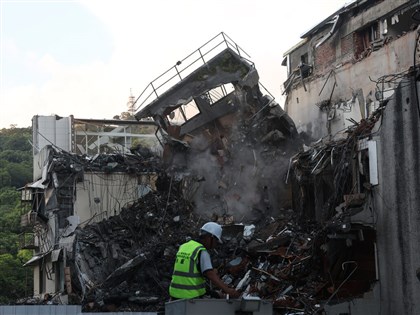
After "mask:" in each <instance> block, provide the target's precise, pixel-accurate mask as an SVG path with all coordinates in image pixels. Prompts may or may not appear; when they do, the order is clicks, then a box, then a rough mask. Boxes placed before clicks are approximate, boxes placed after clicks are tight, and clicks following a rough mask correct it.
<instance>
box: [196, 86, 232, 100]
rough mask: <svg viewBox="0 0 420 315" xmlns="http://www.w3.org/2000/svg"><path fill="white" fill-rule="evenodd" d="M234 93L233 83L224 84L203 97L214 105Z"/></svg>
mask: <svg viewBox="0 0 420 315" xmlns="http://www.w3.org/2000/svg"><path fill="white" fill-rule="evenodd" d="M233 91H235V88H234V86H233V84H232V83H228V84H222V85H220V86H218V87H216V88H214V89H212V90H210V91H208V92H207V93H205V94H204V95H202V97H206V98H207V100H208V102H209V104H210V105H214V104H215V103H217V102H218V101H219V100H221V99H222V98H224V97H225V96H227V95H228V94H230V93H232V92H233Z"/></svg>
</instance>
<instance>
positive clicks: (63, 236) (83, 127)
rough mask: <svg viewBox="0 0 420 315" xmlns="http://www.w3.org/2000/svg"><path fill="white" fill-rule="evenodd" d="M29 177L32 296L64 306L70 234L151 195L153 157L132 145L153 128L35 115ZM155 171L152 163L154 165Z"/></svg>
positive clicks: (25, 240) (26, 239)
mask: <svg viewBox="0 0 420 315" xmlns="http://www.w3.org/2000/svg"><path fill="white" fill-rule="evenodd" d="M32 123H33V156H34V163H33V165H34V167H33V179H34V182H32V183H30V184H28V185H26V186H25V187H23V188H22V189H21V191H22V201H23V203H24V204H26V206H25V207H26V209H27V210H28V212H27V213H26V214H25V215H23V216H22V220H21V225H22V226H23V227H26V228H27V232H26V233H23V234H22V235H21V247H22V248H26V249H32V250H33V251H34V255H33V257H32V258H31V259H30V260H29V261H28V262H26V263H25V266H30V267H33V269H34V296H35V297H43V296H44V294H46V293H49V294H50V295H51V294H54V295H58V298H59V299H60V302H63V303H66V302H67V297H68V293H71V292H72V281H71V276H72V275H71V274H70V267H69V263H68V259H69V258H72V259H73V260H74V255H75V253H74V238H75V234H74V231H75V229H76V228H77V227H83V226H86V225H89V224H92V223H94V222H98V221H101V220H103V219H107V218H109V217H111V216H113V215H116V214H118V213H120V211H121V209H122V208H123V207H126V206H127V205H129V204H130V203H133V202H134V201H136V200H137V199H138V198H139V197H140V196H142V195H144V194H146V193H147V192H148V191H150V190H152V189H155V187H154V182H155V180H156V177H157V175H156V173H157V169H153V167H151V166H150V165H149V164H148V163H150V161H151V160H152V159H154V155H153V154H151V151H149V150H145V149H144V148H143V149H142V148H141V146H138V144H139V143H141V141H143V140H144V139H147V138H148V137H154V135H153V133H152V134H150V130H149V131H148V132H147V134H145V133H144V130H142V129H141V128H142V127H146V128H149V129H150V128H152V130H153V129H155V127H154V123H153V122H151V121H149V122H142V123H139V122H137V121H120V120H92V119H75V118H74V117H73V116H70V117H58V116H34V118H33V120H32ZM154 165H157V164H156V163H155V164H154Z"/></svg>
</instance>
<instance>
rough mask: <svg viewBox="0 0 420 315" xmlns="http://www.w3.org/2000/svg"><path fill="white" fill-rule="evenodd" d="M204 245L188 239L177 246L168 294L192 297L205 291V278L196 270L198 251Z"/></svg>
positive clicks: (184, 297) (179, 297) (177, 296)
mask: <svg viewBox="0 0 420 315" xmlns="http://www.w3.org/2000/svg"><path fill="white" fill-rule="evenodd" d="M202 250H205V247H204V246H203V245H202V244H200V243H198V242H196V241H192V240H191V241H189V242H187V243H185V244H182V245H181V246H180V247H179V250H178V253H177V254H176V260H175V266H174V273H173V275H172V281H171V285H170V286H169V294H170V295H171V296H172V297H174V298H177V299H192V298H195V297H199V296H202V295H203V294H205V293H206V280H205V279H204V277H203V275H202V274H201V272H200V271H199V270H198V267H197V266H198V257H199V255H198V254H199V253H200V252H201V251H202Z"/></svg>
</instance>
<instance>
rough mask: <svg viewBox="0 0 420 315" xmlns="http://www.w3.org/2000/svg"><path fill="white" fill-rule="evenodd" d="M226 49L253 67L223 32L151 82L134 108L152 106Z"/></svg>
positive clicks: (239, 48)
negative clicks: (161, 96) (164, 94)
mask: <svg viewBox="0 0 420 315" xmlns="http://www.w3.org/2000/svg"><path fill="white" fill-rule="evenodd" d="M226 48H230V49H232V50H233V51H235V52H236V53H237V54H238V55H239V56H241V57H242V58H243V59H245V60H247V61H248V62H249V63H250V64H251V65H253V62H251V61H250V60H249V59H247V58H245V56H247V57H248V58H250V56H249V55H248V54H247V53H246V52H245V51H244V50H243V49H242V48H241V47H239V46H238V45H237V44H236V43H235V42H234V41H233V40H232V39H231V38H230V37H229V36H228V35H226V34H225V33H223V32H221V33H219V34H217V35H216V36H215V37H213V38H212V39H210V40H209V41H208V42H206V43H205V44H204V45H202V46H201V47H199V48H198V49H197V50H195V51H194V52H192V53H191V54H189V55H188V56H187V57H185V58H184V59H182V60H180V61H178V62H177V63H176V64H175V65H174V66H172V67H171V68H169V69H168V70H167V71H165V72H164V73H163V74H161V75H160V76H158V77H157V78H156V79H154V80H153V81H152V82H150V83H149V84H148V85H147V86H146V88H145V89H144V90H143V92H141V93H140V95H139V96H138V97H137V99H136V100H135V102H134V105H133V106H136V105H137V106H136V107H135V108H136V111H138V110H140V109H142V108H143V107H144V106H145V104H150V103H151V102H153V101H154V100H156V99H157V98H159V96H160V95H162V94H163V93H165V92H166V91H168V90H169V89H170V88H171V87H173V86H174V85H176V84H177V83H179V82H181V81H182V80H183V79H185V78H186V77H187V76H188V75H189V74H191V73H192V72H194V71H195V70H197V69H198V68H200V67H201V66H202V65H204V64H206V63H207V62H208V61H210V60H211V59H212V58H213V57H215V56H216V55H217V54H219V53H220V52H222V51H223V50H225V49H226Z"/></svg>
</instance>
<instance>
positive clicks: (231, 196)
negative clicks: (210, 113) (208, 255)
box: [70, 55, 381, 314]
mask: <svg viewBox="0 0 420 315" xmlns="http://www.w3.org/2000/svg"><path fill="white" fill-rule="evenodd" d="M232 56H234V55H232ZM222 60H226V59H225V57H223V58H222ZM235 69H236V68H235ZM251 71H252V72H254V71H255V69H251ZM239 86H240V85H239ZM253 89H254V91H253V92H252V89H250V90H249V89H244V90H242V89H241V88H240V87H237V90H236V92H235V93H234V95H233V96H232V95H230V96H228V98H230V99H231V100H233V101H235V100H236V101H237V98H235V97H237V96H238V95H242V96H241V97H242V98H241V99H242V100H244V99H245V100H247V99H248V100H249V99H253V101H252V102H251V103H245V104H247V105H248V106H244V103H239V104H241V106H242V107H241V106H238V109H237V112H236V115H237V116H234V117H233V118H232V117H230V122H231V124H232V125H230V128H227V127H226V126H225V127H224V128H223V129H220V130H223V131H224V134H223V137H221V136H220V134H218V136H217V137H215V136H212V134H213V133H214V132H215V130H213V131H211V130H209V129H211V128H210V127H209V126H211V125H214V124H215V120H214V117H213V119H212V120H210V121H209V122H208V123H207V124H208V125H207V127H209V129H206V128H202V127H197V130H195V129H191V130H190V131H189V133H188V135H185V136H184V137H179V133H178V137H175V136H174V134H173V133H171V130H172V129H171V127H170V126H169V125H161V126H160V129H163V130H164V135H165V137H162V139H163V140H162V141H163V146H164V154H163V156H164V165H165V167H166V169H165V171H164V172H160V173H159V177H158V178H157V180H156V189H155V190H153V191H150V192H148V193H147V194H146V195H144V196H143V197H142V198H140V199H139V200H138V201H136V202H135V203H133V204H131V205H129V206H127V207H124V208H123V209H122V211H121V213H119V214H118V215H116V216H113V217H110V218H109V219H108V220H104V221H101V222H97V223H94V224H90V225H87V226H85V227H84V228H78V229H76V231H75V242H74V255H73V259H71V260H70V262H71V266H72V267H71V268H72V270H74V271H75V272H74V273H73V276H72V283H73V290H74V292H75V293H76V295H77V296H78V297H79V299H80V301H81V303H82V304H83V306H84V309H85V310H91V311H92V310H93V311H105V310H106V311H111V310H117V311H123V310H126V311H134V310H136V311H162V310H163V308H164V303H165V302H166V301H168V299H169V296H168V286H169V283H170V279H171V274H172V268H173V257H174V256H175V254H176V251H177V248H178V246H179V245H180V244H182V243H183V242H185V241H187V240H188V239H190V238H193V237H195V236H197V232H198V230H199V228H200V226H201V225H202V224H203V223H204V222H206V221H208V220H213V221H217V222H219V223H220V224H222V225H223V226H224V235H223V238H224V245H223V246H221V247H220V248H218V249H216V251H215V252H214V253H213V254H212V258H213V263H214V265H215V267H217V269H218V272H219V274H220V275H221V277H222V279H223V280H224V281H225V282H226V283H228V284H229V285H232V286H234V287H236V288H237V289H238V290H240V291H241V292H242V294H243V295H251V296H258V297H260V298H262V299H264V300H269V301H271V302H272V303H273V307H274V309H275V310H276V312H277V314H292V313H293V314H297V313H299V314H314V313H317V312H322V311H323V308H324V306H325V305H326V304H328V303H330V302H337V301H341V300H343V299H352V298H355V297H361V296H363V294H364V293H366V292H369V291H370V290H371V289H372V284H373V282H374V281H375V261H374V248H373V247H374V239H375V233H374V231H373V229H372V227H371V226H369V224H368V225H366V222H369V220H366V217H367V218H369V215H370V214H369V211H370V210H369V207H368V205H367V203H366V202H365V201H366V199H367V198H368V197H367V194H368V189H369V186H368V185H366V183H367V182H368V180H369V179H368V178H367V175H366V173H363V159H364V155H366V154H367V153H366V152H364V151H363V149H362V148H359V146H360V145H361V144H360V143H359V142H360V140H361V139H363V138H364V137H367V136H368V135H369V134H370V132H371V130H372V128H373V127H374V126H375V123H376V122H377V120H378V119H379V117H380V115H381V108H380V109H379V110H377V111H376V112H375V113H374V114H373V115H372V116H371V117H370V118H369V119H366V120H363V121H361V122H360V123H356V122H354V125H353V127H351V128H348V129H347V130H346V134H344V135H343V136H342V137H339V138H337V139H336V140H335V139H330V140H326V139H323V140H321V141H319V142H317V143H315V144H314V145H313V146H311V147H307V148H306V149H305V150H303V149H302V150H300V151H299V150H298V149H299V148H300V140H299V139H298V138H297V137H296V134H295V132H294V131H293V128H294V125H293V124H292V123H290V120H289V119H288V118H287V115H286V114H285V113H284V112H282V110H281V108H280V107H279V106H278V104H276V103H273V102H272V101H268V103H267V98H265V97H262V94H260V92H259V89H258V85H254V86H253ZM204 90H206V89H204ZM182 91H185V86H184V87H182ZM171 93H174V92H171ZM247 93H251V95H254V97H253V98H251V97H250V96H249V95H247ZM162 99H165V95H164V96H163V97H161V98H160V100H162ZM251 105H252V106H251ZM253 106H254V107H253ZM175 107H176V106H175ZM175 107H173V106H172V107H170V109H171V110H173V109H174V108H175ZM244 107H246V108H247V111H245V112H244V111H243V108H244ZM155 109H156V112H153V107H152V109H151V108H150V107H147V108H146V109H145V111H146V112H148V113H149V114H151V115H154V118H155V119H156V121H157V123H159V122H160V123H161V124H162V121H165V120H164V119H162V117H161V116H160V114H158V112H159V113H161V112H164V111H166V112H165V113H166V114H168V115H169V111H168V110H167V109H166V107H164V106H163V107H162V105H161V104H160V105H159V106H157V107H155ZM229 115H230V114H229ZM139 116H141V114H140V115H139ZM167 122H168V121H167ZM183 126H185V125H183ZM281 126H282V128H283V129H282V130H283V132H281V131H279V129H280V127H281ZM216 129H217V128H216ZM220 130H219V131H220ZM286 130H288V133H287V132H286ZM172 131H173V130H172ZM178 132H179V131H178ZM175 134H176V133H175ZM192 135H193V136H192ZM197 138H198V139H199V141H197V142H196V141H194V139H197ZM216 140H220V141H221V143H219V144H217V142H216ZM215 142H216V143H215ZM215 145H216V148H218V149H217V150H216V149H215ZM217 145H219V146H217ZM298 151H299V152H298ZM355 156H359V157H358V158H359V160H360V161H359V162H360V163H355V162H354V161H355ZM270 165H274V166H275V169H276V172H272V169H271V168H270V167H269V166H270ZM359 168H361V169H359ZM360 172H361V173H362V174H364V175H363V176H364V178H362V179H360V178H358V179H357V185H359V186H360V187H359V188H360V189H358V190H359V191H360V193H357V194H356V193H354V191H355V189H354V185H355V183H354V182H353V181H354V178H355V174H358V173H360ZM365 177H366V178H365ZM323 182H325V183H327V184H325V183H324V184H323ZM317 189H318V190H317ZM314 190H315V191H314ZM291 191H293V199H292V198H290V196H291ZM314 195H315V196H317V197H315V200H314V198H313V197H314ZM321 197H322V198H321ZM288 198H290V199H288ZM360 217H363V220H362V221H360ZM209 292H210V294H211V295H212V296H217V293H216V292H215V291H213V290H212V289H211V288H210V291H209Z"/></svg>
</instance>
